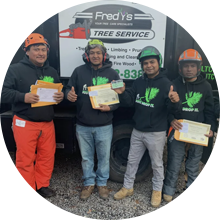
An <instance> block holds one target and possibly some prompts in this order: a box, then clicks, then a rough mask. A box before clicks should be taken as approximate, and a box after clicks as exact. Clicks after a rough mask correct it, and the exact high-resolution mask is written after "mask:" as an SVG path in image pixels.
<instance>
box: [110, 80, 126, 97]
mask: <svg viewBox="0 0 220 220" xmlns="http://www.w3.org/2000/svg"><path fill="white" fill-rule="evenodd" d="M113 81H114V80H113ZM123 85H124V86H123V87H121V88H117V89H113V88H112V90H114V91H115V92H117V93H118V94H122V93H123V92H124V91H125V83H123Z"/></svg>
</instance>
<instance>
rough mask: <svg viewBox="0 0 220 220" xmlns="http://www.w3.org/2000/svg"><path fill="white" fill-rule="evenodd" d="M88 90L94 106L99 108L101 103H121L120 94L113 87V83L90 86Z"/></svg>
mask: <svg viewBox="0 0 220 220" xmlns="http://www.w3.org/2000/svg"><path fill="white" fill-rule="evenodd" d="M88 90H89V97H90V100H91V104H92V107H93V108H98V107H99V104H103V105H113V104H117V103H119V98H118V94H117V93H116V92H115V91H114V90H112V89H111V83H107V84H104V85H99V86H90V87H88Z"/></svg>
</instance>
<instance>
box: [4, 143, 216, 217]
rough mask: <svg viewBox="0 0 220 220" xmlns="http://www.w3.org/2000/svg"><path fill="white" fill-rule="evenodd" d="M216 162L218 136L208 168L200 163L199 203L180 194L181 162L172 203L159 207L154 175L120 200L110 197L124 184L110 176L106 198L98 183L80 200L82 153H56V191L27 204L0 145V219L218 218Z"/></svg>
mask: <svg viewBox="0 0 220 220" xmlns="http://www.w3.org/2000/svg"><path fill="white" fill-rule="evenodd" d="M218 166H220V142H216V143H215V146H214V151H213V157H212V164H211V167H210V169H208V168H207V167H206V166H205V165H203V164H202V163H201V164H200V175H199V180H198V188H197V189H198V190H197V191H198V198H199V201H200V203H199V206H198V207H196V208H195V207H192V206H190V205H188V204H187V202H186V199H184V198H183V196H182V193H181V192H182V188H183V184H184V178H183V167H182V169H181V172H180V178H179V181H178V187H177V192H176V194H175V196H174V201H173V202H172V203H166V202H164V201H163V202H162V204H161V206H160V207H159V208H152V207H151V206H150V196H151V190H152V188H151V187H152V186H151V177H152V176H150V177H149V178H147V179H146V180H145V181H143V182H140V183H136V184H135V193H134V195H133V196H132V197H129V198H126V199H124V200H122V201H114V200H113V195H114V193H116V192H117V191H118V190H119V189H120V187H121V186H122V185H121V184H119V183H114V182H112V181H109V182H108V186H109V188H110V189H111V194H110V198H109V199H108V200H106V201H104V200H102V199H100V198H99V197H98V193H97V189H96V190H95V192H94V193H93V194H92V196H91V198H89V199H88V200H87V201H86V202H84V201H80V200H79V193H80V190H81V185H82V181H81V176H82V170H81V165H80V157H70V156H69V157H67V156H65V155H62V154H57V155H56V162H55V168H54V173H53V177H52V180H51V187H52V188H53V189H55V190H56V192H57V196H56V197H54V198H50V199H44V202H43V206H42V207H39V208H31V207H28V206H27V205H26V204H23V203H22V202H21V201H20V199H19V195H18V193H17V191H16V176H15V161H14V154H13V153H6V152H3V151H1V150H0V219H2V220H6V219H42V220H49V219H57V220H66V219H68V220H69V219H71V220H72V219H74V220H75V219H89V220H97V219H101V220H102V219H103V220H104V219H116V220H120V219H123V220H129V219H132V220H133V219H147V220H148V219H149V220H160V219H166V220H168V219H181V220H184V219H187V220H194V219H205V220H207V219H211V220H214V219H220V212H218V211H216V210H215V208H214V204H215V200H216V198H217V188H218V183H219V182H220V180H219V177H220V169H219V168H218Z"/></svg>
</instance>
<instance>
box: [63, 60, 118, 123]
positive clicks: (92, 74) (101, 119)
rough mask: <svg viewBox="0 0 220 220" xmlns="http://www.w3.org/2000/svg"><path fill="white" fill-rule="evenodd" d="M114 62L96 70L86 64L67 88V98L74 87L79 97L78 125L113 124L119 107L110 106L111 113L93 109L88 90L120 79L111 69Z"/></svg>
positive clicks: (80, 68)
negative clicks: (114, 114) (115, 112)
mask: <svg viewBox="0 0 220 220" xmlns="http://www.w3.org/2000/svg"><path fill="white" fill-rule="evenodd" d="M111 66H112V62H110V61H109V62H108V63H104V64H103V66H102V67H101V68H100V69H98V70H94V69H93V68H92V67H91V66H90V65H89V64H84V65H81V66H79V67H77V68H76V69H75V70H74V71H73V74H72V76H71V77H70V79H69V82H68V84H67V87H66V91H65V97H66V98H67V95H68V93H69V91H70V90H71V88H72V86H73V87H74V89H75V92H76V94H77V95H78V97H77V101H76V105H77V115H76V118H77V124H80V125H84V126H94V127H96V126H104V125H109V124H111V123H112V118H113V112H112V111H113V110H115V109H116V108H117V107H118V104H117V105H112V106H110V108H111V111H109V112H101V111H100V110H96V109H93V108H92V105H91V102H90V98H89V93H88V88H87V87H89V86H95V85H102V84H106V83H111V81H112V80H117V79H119V75H118V73H117V72H116V71H115V70H114V69H112V68H111Z"/></svg>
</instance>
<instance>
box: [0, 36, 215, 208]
mask: <svg viewBox="0 0 220 220" xmlns="http://www.w3.org/2000/svg"><path fill="white" fill-rule="evenodd" d="M49 49H50V46H49V43H48V42H47V40H46V39H45V38H44V37H43V36H42V35H41V34H38V33H33V34H31V35H30V36H29V37H28V38H27V39H26V40H25V43H24V51H25V56H24V58H23V59H22V60H21V61H20V62H19V63H17V64H13V65H11V66H10V67H9V69H8V72H7V74H6V77H5V80H4V84H3V89H2V95H1V102H2V103H10V104H12V110H13V133H14V138H15V142H16V148H17V151H16V167H17V169H18V171H19V172H20V173H21V175H22V176H23V178H24V179H25V180H26V181H27V182H28V183H29V184H30V186H31V187H32V188H33V189H34V190H36V191H37V192H38V193H39V194H40V195H42V196H43V197H50V196H54V195H55V192H54V191H53V190H52V189H50V188H49V182H50V178H51V175H52V171H53V166H54V154H55V145H56V143H55V131H54V124H53V115H54V113H53V106H51V105H49V106H43V107H37V108H32V107H31V104H33V103H37V102H38V101H39V96H38V95H37V94H32V93H30V86H31V85H34V84H35V83H36V81H37V80H44V81H49V82H53V83H58V82H59V77H58V74H57V72H56V70H55V69H54V68H52V67H50V66H49V63H48V61H47V57H48V53H49ZM137 59H138V60H139V62H140V65H141V69H142V71H143V75H142V76H141V77H139V78H137V79H136V80H135V81H134V83H133V86H132V87H131V88H125V84H124V86H123V87H121V88H117V89H114V91H115V92H116V93H118V94H119V95H118V96H119V100H120V103H123V104H124V105H127V106H134V108H135V113H134V116H133V120H134V123H135V125H134V129H133V131H132V135H131V142H130V150H129V156H128V163H127V169H126V173H125V176H124V183H123V187H122V188H121V189H120V191H119V192H117V193H116V194H115V195H114V199H115V200H120V199H123V198H125V197H127V196H131V195H132V194H133V192H134V189H133V186H134V180H135V175H136V172H137V169H138V166H139V162H140V160H141V158H142V156H143V155H144V152H145V151H146V150H148V152H149V156H150V159H151V165H152V170H153V178H152V188H153V191H152V197H151V205H152V206H153V207H158V206H159V205H160V203H161V200H162V197H163V199H164V200H165V201H167V202H169V201H171V200H172V198H173V195H174V194H175V190H176V183H177V179H178V175H179V170H180V166H181V163H182V161H183V159H184V155H185V143H184V142H180V141H177V140H175V138H174V131H175V130H179V129H181V127H182V124H181V123H180V122H179V121H178V119H188V120H192V121H196V122H202V123H207V124H210V125H211V130H210V133H209V134H208V135H206V136H208V137H212V136H213V131H214V130H215V117H214V103H213V97H212V89H211V86H210V84H209V83H208V82H207V81H206V80H205V78H204V77H203V76H202V74H201V65H202V57H201V56H200V54H199V53H198V52H197V51H196V50H194V49H188V50H186V51H184V52H183V53H182V54H181V56H180V58H179V73H180V76H179V78H177V79H176V80H174V82H171V81H170V80H169V79H168V78H167V77H166V69H164V68H161V65H162V56H161V54H160V52H159V51H158V50H157V49H156V48H155V47H153V46H147V47H145V48H143V49H142V51H141V52H140V53H139V54H138V56H137ZM83 60H84V62H85V64H84V65H81V66H79V67H76V68H75V70H74V71H73V74H72V75H71V77H70V79H69V82H68V84H67V86H66V88H65V89H64V91H63V92H58V93H55V94H54V100H55V101H56V102H57V103H59V102H61V101H62V100H63V98H66V99H67V100H69V101H70V102H75V103H76V107H77V116H76V117H77V122H76V137H77V140H78V144H79V148H80V152H81V156H82V170H83V177H82V178H83V181H84V182H83V189H82V192H81V194H80V198H81V199H82V200H86V199H88V198H89V197H90V195H91V194H92V192H93V190H94V188H95V185H96V186H97V188H98V192H99V195H100V197H101V198H103V199H107V198H108V197H109V189H108V187H107V180H108V178H109V159H110V148H111V140H112V135H113V127H112V119H113V111H114V110H116V109H117V108H118V107H119V105H120V104H114V105H103V104H100V107H98V108H96V109H94V108H92V105H91V102H90V98H89V92H88V87H89V86H96V85H101V84H106V83H111V82H112V81H114V80H118V79H119V75H118V73H117V72H116V71H115V70H114V69H112V62H111V61H110V60H109V55H108V53H107V49H106V47H105V46H104V44H103V42H102V41H100V40H98V39H93V40H91V41H89V42H88V44H87V46H86V48H85V53H84V54H83ZM189 107H190V108H191V109H192V111H190V112H189V111H184V109H186V108H189ZM169 125H170V126H171V127H170V129H169V134H168V139H167V143H168V162H167V168H166V175H165V179H164V167H163V151H164V146H165V141H166V136H167V130H168V126H169ZM202 151H203V147H202V146H200V145H195V144H191V146H190V148H189V150H188V156H187V159H186V163H185V164H186V173H187V175H188V178H187V184H186V187H189V186H190V184H191V183H192V182H193V181H194V180H195V178H196V177H197V176H198V173H199V161H200V159H201V157H202ZM95 152H96V154H97V159H98V164H97V169H96V170H94V154H95Z"/></svg>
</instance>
